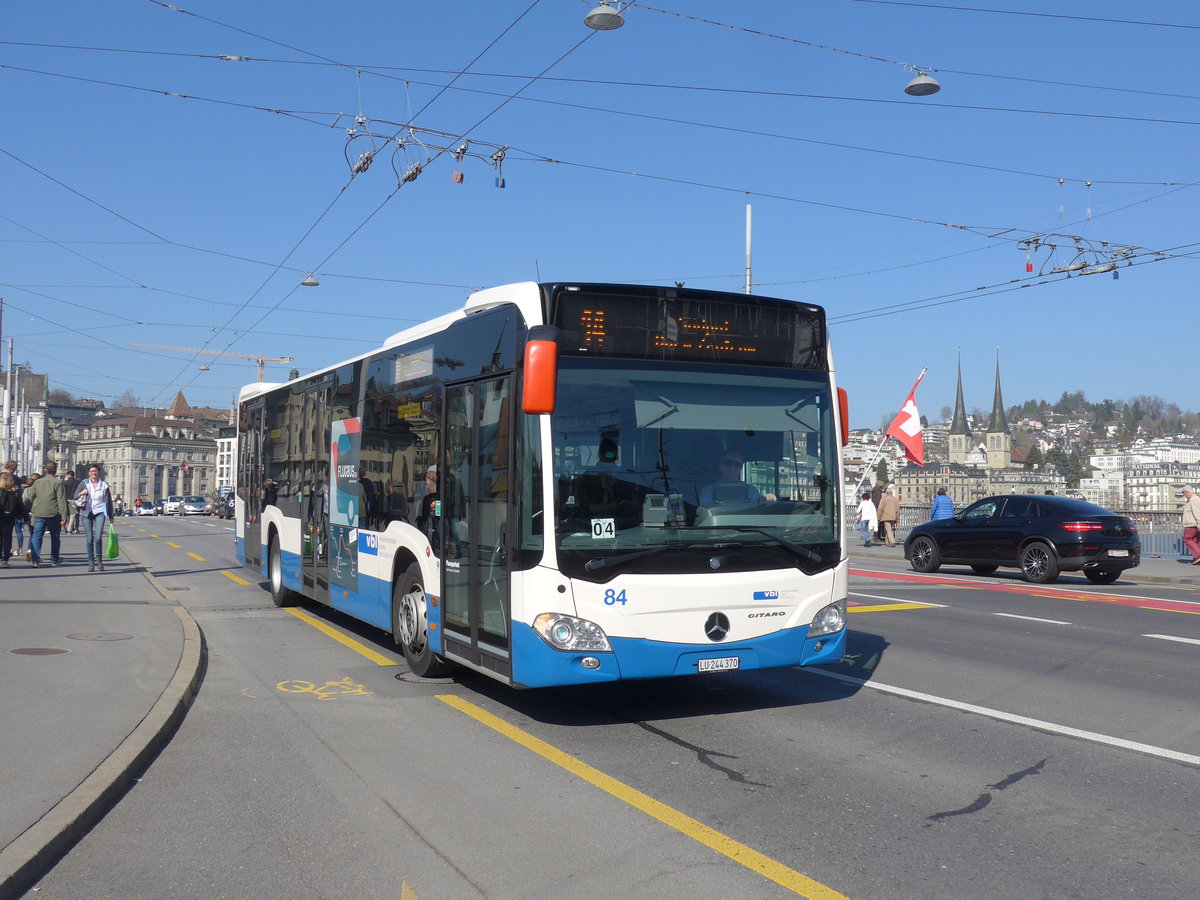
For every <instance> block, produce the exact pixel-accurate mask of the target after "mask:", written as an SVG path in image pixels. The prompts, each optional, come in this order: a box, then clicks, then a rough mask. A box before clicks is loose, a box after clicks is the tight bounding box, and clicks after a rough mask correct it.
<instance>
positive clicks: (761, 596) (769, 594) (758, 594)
mask: <svg viewBox="0 0 1200 900" xmlns="http://www.w3.org/2000/svg"><path fill="white" fill-rule="evenodd" d="M754 599H755V600H778V599H779V591H755V592H754Z"/></svg>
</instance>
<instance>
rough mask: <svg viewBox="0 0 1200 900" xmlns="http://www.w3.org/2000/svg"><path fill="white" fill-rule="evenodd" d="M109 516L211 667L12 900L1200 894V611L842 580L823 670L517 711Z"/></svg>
mask: <svg viewBox="0 0 1200 900" xmlns="http://www.w3.org/2000/svg"><path fill="white" fill-rule="evenodd" d="M130 522H132V523H134V524H135V526H137V527H138V528H142V529H145V531H136V530H133V529H127V530H126V531H125V532H124V534H123V536H122V544H123V546H124V547H125V549H126V550H127V552H129V553H130V554H131V555H132V556H133V557H134V558H135V559H137V560H138V561H140V562H142V563H143V564H145V565H146V566H148V567H149V568H150V569H151V570H152V572H153V574H154V577H155V578H156V579H158V580H159V583H160V584H161V585H162V586H163V587H164V588H166V589H167V590H168V591H170V592H172V594H173V595H174V596H175V597H176V598H178V599H179V600H180V601H181V602H182V603H183V604H185V605H186V606H187V608H188V609H189V610H190V612H191V613H192V615H193V616H194V617H195V619H196V621H197V622H198V623H199V624H200V627H201V628H202V629H203V630H204V632H205V636H206V639H207V642H208V648H209V661H208V670H207V673H206V676H205V680H204V684H203V686H202V688H201V690H200V693H199V697H198V700H197V702H196V704H195V705H194V706H193V708H192V709H191V711H190V712H189V713H188V716H187V718H186V719H185V721H184V723H183V725H182V726H181V728H180V730H179V732H178V733H177V735H176V736H175V738H174V739H173V740H172V742H171V743H170V745H169V746H168V747H167V748H166V749H165V750H164V751H163V753H162V754H161V755H160V757H159V758H158V759H157V760H156V761H155V762H154V763H153V765H152V766H151V767H150V769H149V770H148V771H147V772H146V774H145V776H144V777H143V779H142V780H141V782H140V783H139V784H138V785H137V786H136V787H135V788H134V789H133V790H132V791H131V792H130V793H129V794H128V795H127V796H126V797H125V798H123V799H122V800H121V802H120V803H119V804H118V805H117V806H116V808H114V809H113V810H112V811H111V812H110V813H109V814H108V816H107V817H106V818H105V819H104V820H103V821H102V822H101V823H100V824H99V825H98V826H97V827H96V828H95V829H93V831H92V832H91V833H90V834H88V835H87V836H86V837H85V838H84V839H83V840H82V841H81V842H80V843H79V844H78V845H77V846H76V847H75V848H74V849H73V850H72V851H71V852H70V853H69V854H68V855H67V856H66V857H65V858H64V859H63V860H62V861H61V862H60V863H59V864H58V865H57V866H56V867H55V868H54V869H53V870H52V871H51V872H50V873H49V874H48V875H47V876H46V877H45V878H44V879H43V880H42V881H41V882H40V883H39V884H38V885H37V890H38V894H37V895H38V896H43V897H54V898H89V900H91V898H106V897H113V898H116V897H121V898H130V897H134V898H140V897H168V896H169V897H173V898H193V897H194V898H201V897H203V898H219V897H229V898H244V897H250V896H254V897H288V898H301V897H302V898H308V897H314V898H316V897H321V898H325V897H328V898H341V897H355V898H376V897H379V898H385V897H386V898H395V897H404V898H421V900H436V898H470V897H488V898H509V897H512V898H517V897H520V898H531V897H532V898H540V897H546V898H558V897H563V898H573V897H585V896H587V897H592V896H613V897H631V898H634V897H646V898H664V897H672V898H673V897H681V898H682V897H687V898H710V897H711V898H716V897H754V898H759V897H762V898H774V897H796V896H808V897H813V898H837V897H850V898H854V900H872V898H888V900H894V898H910V897H911V898H921V900H931V898H947V900H951V898H952V900H961V898H964V897H971V898H1011V897H1055V898H1064V897H1080V898H1084V897H1086V898H1095V897H1117V896H1155V897H1162V898H1175V897H1178V898H1184V897H1191V896H1194V894H1195V886H1196V885H1197V884H1200V857H1198V856H1197V854H1196V853H1195V847H1196V846H1197V843H1198V839H1200V826H1197V822H1196V816H1195V813H1194V799H1193V798H1194V796H1195V795H1196V790H1197V787H1198V786H1200V717H1198V716H1197V711H1198V701H1197V698H1200V683H1198V681H1200V665H1198V663H1200V617H1198V616H1197V615H1196V613H1200V594H1196V593H1193V592H1190V591H1186V590H1184V589H1182V588H1178V587H1174V588H1168V587H1165V586H1164V587H1161V588H1154V589H1151V588H1147V587H1140V588H1131V587H1129V586H1125V587H1119V586H1111V587H1104V588H1095V587H1092V586H1090V585H1087V584H1086V583H1070V584H1064V585H1059V586H1057V587H1036V588H1035V587H1033V586H1029V585H1024V584H1022V583H1021V582H1018V581H1015V580H1013V579H1011V578H1003V577H999V578H997V577H991V578H978V577H963V578H957V577H954V576H953V575H952V574H950V573H939V577H938V578H934V579H928V578H924V579H914V578H913V573H911V572H910V571H908V570H906V569H904V568H902V566H901V565H900V564H898V563H889V562H886V561H871V562H870V563H869V564H867V563H865V562H864V561H862V560H858V561H856V565H855V571H856V574H855V575H854V576H853V577H852V596H851V601H852V602H853V603H854V604H855V606H854V607H853V609H854V612H853V613H852V615H851V626H852V629H853V632H852V634H851V640H850V651H849V654H848V657H847V660H846V662H845V663H843V664H842V665H841V666H838V667H835V668H834V669H832V670H828V671H819V672H806V671H804V670H794V669H792V670H776V671H769V672H758V673H755V672H741V673H731V674H725V675H712V676H700V677H697V678H694V679H684V680H678V679H676V680H664V681H656V682H649V683H630V684H621V685H613V686H606V687H602V688H591V689H579V688H571V689H565V688H564V689H554V690H542V691H524V692H519V691H512V690H509V689H507V688H504V687H503V686H500V685H497V684H495V683H494V682H491V681H489V680H487V679H485V678H482V677H480V676H475V675H473V674H460V675H459V676H457V677H456V678H453V679H445V680H440V681H436V682H432V683H431V682H427V681H422V680H420V679H417V678H415V677H413V676H411V675H410V674H409V673H408V672H407V670H406V668H405V667H404V666H403V664H400V663H398V662H397V661H398V660H399V658H400V657H399V655H398V654H397V653H396V652H395V651H394V648H393V647H392V646H391V643H390V639H389V638H388V636H387V635H384V634H383V633H381V632H377V631H375V630H373V629H370V628H366V627H365V626H360V625H357V624H356V623H353V622H351V621H349V620H347V619H345V618H344V617H341V616H339V615H338V614H336V613H332V612H330V611H328V610H322V609H321V608H319V607H310V606H306V607H300V608H299V609H297V610H294V611H290V612H289V611H287V610H279V609H276V608H275V607H274V606H272V605H271V602H270V597H269V595H268V594H267V593H266V591H265V590H263V588H262V587H261V586H260V585H258V584H239V583H238V582H237V581H235V580H234V577H231V575H232V576H235V577H237V578H243V579H244V580H250V579H245V578H244V576H245V574H246V573H244V572H240V571H239V570H237V569H236V567H235V565H234V563H233V560H232V542H231V536H230V531H229V530H228V529H229V523H226V522H222V521H218V520H212V519H198V518H194V519H169V520H164V519H140V520H136V521H135V520H130ZM151 535H154V536H151ZM868 568H869V570H870V571H868ZM942 575H945V576H946V577H941V576H942Z"/></svg>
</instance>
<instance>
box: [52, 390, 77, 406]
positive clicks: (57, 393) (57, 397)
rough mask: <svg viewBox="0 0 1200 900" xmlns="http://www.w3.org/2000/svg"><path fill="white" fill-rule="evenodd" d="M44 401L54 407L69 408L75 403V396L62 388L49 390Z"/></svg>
mask: <svg viewBox="0 0 1200 900" xmlns="http://www.w3.org/2000/svg"><path fill="white" fill-rule="evenodd" d="M46 400H47V401H48V402H50V403H51V404H53V405H54V406H71V405H73V404H74V403H75V395H74V394H72V393H71V392H70V391H64V390H63V389H62V388H51V389H50V390H49V391H48V392H47V393H46Z"/></svg>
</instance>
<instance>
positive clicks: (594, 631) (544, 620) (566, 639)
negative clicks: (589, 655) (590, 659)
mask: <svg viewBox="0 0 1200 900" xmlns="http://www.w3.org/2000/svg"><path fill="white" fill-rule="evenodd" d="M533 630H534V631H536V632H537V633H538V634H539V635H540V636H541V638H542V640H543V641H545V642H546V643H547V644H549V645H550V646H551V647H553V648H554V649H555V650H601V651H603V650H612V647H611V646H609V643H608V636H607V635H605V633H604V629H603V628H601V627H600V626H599V625H597V624H596V623H595V622H589V621H588V620H587V619H579V618H576V617H575V616H568V615H566V614H564V613H542V614H541V615H540V616H538V617H537V618H536V619H534V620H533Z"/></svg>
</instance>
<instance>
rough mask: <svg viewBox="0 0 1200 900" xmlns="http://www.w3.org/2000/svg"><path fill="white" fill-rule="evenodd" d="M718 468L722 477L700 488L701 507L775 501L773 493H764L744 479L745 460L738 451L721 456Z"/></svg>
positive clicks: (727, 452) (730, 451)
mask: <svg viewBox="0 0 1200 900" xmlns="http://www.w3.org/2000/svg"><path fill="white" fill-rule="evenodd" d="M718 466H719V468H720V470H721V477H720V479H718V480H717V481H714V482H713V483H712V484H706V485H705V486H704V487H702V488H700V505H701V506H712V505H714V504H716V503H748V502H750V501H751V500H775V499H776V498H775V495H774V494H772V493H766V494H764V493H762V492H761V491H760V490H759V489H758V488H756V487H755V486H754V485H752V484H750V483H749V482H747V481H746V480H745V479H744V478H743V477H742V469H743V468H744V467H745V460H744V459H743V458H742V454H740V453H738V452H737V451H736V450H727V451H725V452H724V453H722V454H721V459H720V462H719V463H718Z"/></svg>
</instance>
